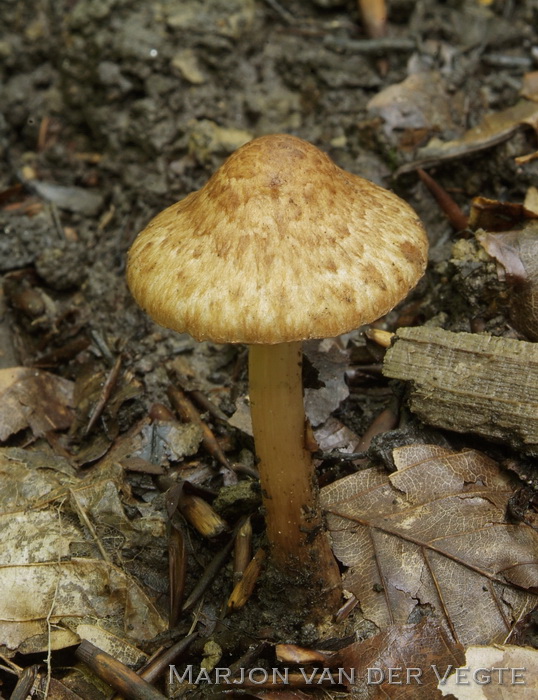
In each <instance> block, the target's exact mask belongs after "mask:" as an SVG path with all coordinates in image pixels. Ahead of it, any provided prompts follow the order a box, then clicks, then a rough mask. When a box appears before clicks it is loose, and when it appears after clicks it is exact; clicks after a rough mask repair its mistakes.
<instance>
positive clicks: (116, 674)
mask: <svg viewBox="0 0 538 700" xmlns="http://www.w3.org/2000/svg"><path fill="white" fill-rule="evenodd" d="M75 656H77V658H79V659H80V660H81V661H83V662H84V663H85V664H86V665H87V666H89V667H90V668H91V670H92V671H93V672H94V673H95V674H96V675H97V676H98V677H99V678H101V679H102V680H104V681H105V682H106V683H108V685H110V686H111V687H112V688H114V690H116V691H118V692H119V693H121V694H122V696H123V697H125V698H126V699H127V700H165V697H164V695H162V694H161V693H159V691H158V690H156V689H155V688H154V687H153V686H152V685H150V684H149V683H148V682H147V681H145V680H144V679H143V678H141V677H140V676H138V675H137V674H136V673H135V672H134V671H131V669H130V668H127V666H125V665H124V664H122V663H121V662H120V661H118V660H117V659H115V658H114V657H113V656H110V654H107V653H106V652H104V651H102V650H101V649H99V648H98V647H96V646H94V645H93V644H92V643H91V642H89V641H88V640H87V639H85V640H83V641H82V642H81V644H80V646H79V647H78V649H77V650H76V652H75Z"/></svg>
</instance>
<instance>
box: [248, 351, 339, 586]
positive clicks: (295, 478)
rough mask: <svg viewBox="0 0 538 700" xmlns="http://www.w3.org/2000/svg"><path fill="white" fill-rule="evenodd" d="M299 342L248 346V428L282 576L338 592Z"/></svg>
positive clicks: (270, 538) (271, 539) (274, 552)
mask: <svg viewBox="0 0 538 700" xmlns="http://www.w3.org/2000/svg"><path fill="white" fill-rule="evenodd" d="M301 365H302V350H301V343H300V342H292V343H278V344H276V345H251V346H250V350H249V384H250V404H251V414H252V427H253V432H254V442H255V445H256V453H257V455H258V458H259V460H260V463H259V472H260V481H261V487H262V497H263V504H264V507H265V517H266V523H267V537H268V539H269V543H270V545H271V555H272V560H273V562H274V563H275V564H276V565H277V567H278V568H279V569H280V570H281V571H282V572H288V573H291V574H292V575H296V576H302V577H304V576H305V575H306V576H307V577H310V579H312V575H313V574H314V575H315V576H316V577H317V580H318V583H319V584H320V587H321V589H322V590H323V589H324V590H333V591H337V590H338V587H339V585H340V574H339V571H338V566H337V564H336V561H335V559H334V556H333V554H332V552H331V548H330V545H329V541H328V539H327V537H326V535H325V532H324V529H323V521H322V516H321V508H320V505H319V499H318V486H317V483H316V478H315V473H314V466H313V464H312V458H311V456H310V453H309V452H308V451H307V450H306V449H305V441H304V437H305V413H304V403H303V384H302V374H301Z"/></svg>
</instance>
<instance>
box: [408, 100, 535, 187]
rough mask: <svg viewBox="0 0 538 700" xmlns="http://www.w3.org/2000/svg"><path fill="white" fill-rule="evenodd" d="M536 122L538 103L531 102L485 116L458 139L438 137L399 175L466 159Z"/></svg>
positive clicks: (521, 102)
mask: <svg viewBox="0 0 538 700" xmlns="http://www.w3.org/2000/svg"><path fill="white" fill-rule="evenodd" d="M537 120H538V104H536V102H532V101H529V100H520V101H519V102H517V103H516V104H515V105H514V106H512V107H508V108H507V109H504V110H501V111H500V112H495V113H493V114H488V115H486V116H485V117H484V119H483V120H482V121H481V122H480V123H479V124H478V125H477V126H475V127H473V128H472V129H470V130H469V131H467V132H466V133H465V134H464V135H463V136H462V137H461V138H459V139H454V140H453V141H441V140H440V139H439V138H436V137H434V138H432V139H431V141H430V142H429V143H428V144H427V145H426V146H424V148H421V149H419V151H418V154H417V155H418V159H417V160H416V161H414V162H413V163H409V164H407V165H404V166H402V167H401V168H399V169H398V170H397V171H396V176H398V175H402V174H403V173H408V172H412V171H413V170H416V169H417V168H425V167H431V166H433V165H438V164H439V163H442V162H443V161H446V160H453V159H455V158H464V157H466V156H468V155H470V154H472V153H476V152H477V151H481V150H483V149H485V148H490V147H491V146H496V145H497V144H499V143H502V142H503V141H506V140H507V139H508V138H510V136H511V135H512V134H513V133H514V131H516V130H517V129H519V127H520V126H521V125H522V124H528V125H529V126H532V127H533V128H536V122H537Z"/></svg>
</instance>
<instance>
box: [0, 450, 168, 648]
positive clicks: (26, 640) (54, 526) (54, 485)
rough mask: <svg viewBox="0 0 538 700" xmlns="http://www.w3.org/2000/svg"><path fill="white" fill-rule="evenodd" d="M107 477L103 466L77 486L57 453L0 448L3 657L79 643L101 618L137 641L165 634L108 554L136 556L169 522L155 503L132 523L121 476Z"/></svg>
mask: <svg viewBox="0 0 538 700" xmlns="http://www.w3.org/2000/svg"><path fill="white" fill-rule="evenodd" d="M56 462H58V464H57V465H56ZM114 469H115V473H114ZM108 471H109V473H106V470H104V469H99V468H96V469H95V470H94V472H93V473H92V474H91V475H90V476H88V477H87V478H86V479H84V480H80V479H77V478H76V477H75V476H73V475H72V473H71V472H70V470H69V468H67V467H66V465H65V464H64V460H61V459H58V458H55V457H54V456H52V455H49V456H48V457H47V456H46V455H44V454H42V453H41V454H39V453H38V455H37V457H36V456H35V453H31V452H29V451H27V450H20V449H19V450H13V449H11V450H10V449H4V450H0V474H1V478H2V491H1V494H0V540H1V541H2V548H1V549H0V590H1V591H2V595H1V596H0V644H1V649H2V653H4V654H8V655H9V654H12V653H13V652H14V651H18V652H21V653H35V652H43V651H45V650H46V649H47V648H48V647H49V645H50V647H51V648H52V649H59V648H63V647H66V646H71V645H73V644H76V643H77V642H78V641H79V638H78V636H77V634H78V629H79V627H80V625H81V624H94V623H95V620H99V621H100V625H101V626H102V627H103V628H104V629H106V630H108V631H109V632H111V633H112V634H113V635H115V636H116V637H120V638H123V637H125V638H128V639H130V640H132V641H135V642H136V641H138V640H140V639H148V638H151V637H153V636H154V635H155V634H158V633H159V632H161V631H163V630H164V629H165V627H166V625H165V622H164V620H163V618H162V617H161V616H160V614H159V613H158V612H157V610H156V609H155V607H154V606H153V603H152V602H151V601H150V599H149V598H148V597H147V595H146V594H145V593H144V592H143V591H142V589H141V588H140V586H139V585H138V583H137V582H136V581H135V579H133V578H132V577H131V576H130V575H129V574H128V573H126V572H124V571H122V570H121V569H119V568H118V567H117V566H115V565H114V564H112V563H111V562H110V561H109V560H108V559H109V558H110V557H109V556H108V555H107V554H106V550H107V549H108V551H110V552H112V551H114V550H117V549H120V548H121V546H122V545H123V546H125V547H129V548H130V553H131V556H132V552H133V551H136V550H135V549H134V548H136V547H137V548H138V549H139V550H143V547H144V545H145V544H146V543H147V542H148V541H149V540H150V539H152V538H153V537H156V536H157V537H158V536H161V537H163V535H164V528H165V526H164V519H163V517H162V515H161V516H160V517H158V514H156V513H152V512H151V506H150V505H147V504H137V505H136V507H137V508H138V509H139V510H140V509H142V510H144V509H145V510H147V511H149V512H148V513H147V517H145V518H135V519H134V520H132V521H130V520H129V519H128V518H127V517H126V515H125V512H124V510H123V507H122V503H121V500H120V498H119V488H120V485H121V480H120V476H121V472H122V470H121V468H120V467H118V466H116V467H112V466H110V467H108ZM132 506H133V507H135V504H134V503H133V504H132ZM83 514H84V516H85V518H86V519H85V520H84V519H83V518H82V515H83ZM88 523H91V524H92V526H93V528H94V532H93V533H90V532H89V530H88ZM99 545H100V546H99Z"/></svg>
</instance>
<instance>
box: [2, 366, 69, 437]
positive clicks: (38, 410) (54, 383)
mask: <svg viewBox="0 0 538 700" xmlns="http://www.w3.org/2000/svg"><path fill="white" fill-rule="evenodd" d="M72 405H73V383H72V382H70V381H68V380H67V379H63V378H62V377H57V376H56V375H54V374H51V373H50V372H43V371H42V370H39V369H32V368H30V367H9V368H8V369H2V370H0V441H3V440H6V439H7V438H8V437H9V436H10V435H13V433H16V432H18V431H19V430H23V429H24V428H28V427H30V428H31V429H32V432H33V433H34V435H36V436H39V435H44V434H45V433H48V432H49V431H51V430H65V429H66V428H69V426H70V425H71V422H72V420H73V412H72V409H71V407H72Z"/></svg>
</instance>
